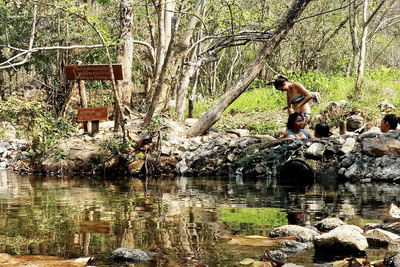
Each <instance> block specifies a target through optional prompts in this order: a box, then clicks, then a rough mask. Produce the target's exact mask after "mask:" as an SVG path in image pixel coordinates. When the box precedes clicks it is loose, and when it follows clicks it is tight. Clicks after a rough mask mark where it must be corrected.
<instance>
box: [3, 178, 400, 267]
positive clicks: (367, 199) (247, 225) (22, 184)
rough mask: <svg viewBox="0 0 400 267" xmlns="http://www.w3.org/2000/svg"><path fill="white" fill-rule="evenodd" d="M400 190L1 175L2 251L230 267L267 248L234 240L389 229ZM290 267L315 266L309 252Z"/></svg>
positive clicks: (259, 181) (101, 262) (102, 261)
mask: <svg viewBox="0 0 400 267" xmlns="http://www.w3.org/2000/svg"><path fill="white" fill-rule="evenodd" d="M289 177H290V176H289ZM315 178H316V179H315V180H316V181H318V177H315ZM399 191H400V188H399V187H398V186H396V185H390V184H352V183H341V184H336V185H333V184H332V183H329V184H328V185H324V184H323V183H319V182H313V183H311V184H308V183H307V184H302V183H300V184H297V185H293V184H289V183H287V184H286V183H282V181H279V182H278V181H277V179H272V178H270V177H264V178H246V179H244V178H243V177H231V178H223V177H194V178H187V177H175V178H155V177H153V178H148V179H137V178H130V179H121V178H120V177H107V179H105V178H99V177H90V176H88V177H47V176H31V175H27V176H20V175H16V174H12V173H6V172H0V226H1V227H0V253H1V252H6V253H9V254H12V255H52V256H60V257H65V258H77V257H88V256H91V257H94V263H93V265H94V266H115V265H113V264H112V263H110V262H108V261H107V260H106V255H108V254H109V253H110V252H111V251H113V250H114V249H116V248H118V247H127V248H137V249H142V250H144V251H152V252H155V253H157V256H156V257H155V258H154V259H153V261H152V262H149V263H145V264H141V265H140V266H173V265H180V266H194V265H196V264H205V265H208V266H236V265H237V263H238V262H239V261H241V260H242V259H244V258H252V259H257V258H258V257H259V256H260V255H261V254H263V253H264V251H265V249H266V247H265V246H256V245H249V244H244V245H240V244H229V243H228V241H229V240H230V238H231V237H232V235H241V236H249V235H262V236H267V235H268V233H269V231H270V230H271V229H273V228H274V227H277V226H279V225H282V224H287V223H296V224H301V225H312V224H314V223H315V222H316V221H318V220H320V219H323V218H326V217H328V216H336V217H340V218H342V219H343V220H353V221H356V222H357V223H358V224H362V221H366V220H373V219H374V220H375V219H376V220H378V221H380V222H382V221H386V222H388V221H390V220H392V219H391V218H390V217H389V215H388V207H389V206H390V204H391V203H392V202H394V203H398V202H399V198H400V192H399ZM357 220H358V221H357ZM268 249H275V248H272V247H271V248H268ZM288 261H289V262H293V263H298V264H301V265H304V266H312V263H313V252H312V251H309V252H305V253H299V254H295V255H291V257H290V259H289V260H288Z"/></svg>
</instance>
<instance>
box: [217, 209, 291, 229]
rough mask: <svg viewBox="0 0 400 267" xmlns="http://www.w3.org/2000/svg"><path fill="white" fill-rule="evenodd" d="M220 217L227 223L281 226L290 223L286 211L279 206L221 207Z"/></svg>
mask: <svg viewBox="0 0 400 267" xmlns="http://www.w3.org/2000/svg"><path fill="white" fill-rule="evenodd" d="M219 219H220V220H221V221H223V222H227V223H247V224H253V225H268V226H281V225H285V224H287V223H288V221H287V218H286V213H285V212H281V211H280V209H277V208H221V209H220V217H219Z"/></svg>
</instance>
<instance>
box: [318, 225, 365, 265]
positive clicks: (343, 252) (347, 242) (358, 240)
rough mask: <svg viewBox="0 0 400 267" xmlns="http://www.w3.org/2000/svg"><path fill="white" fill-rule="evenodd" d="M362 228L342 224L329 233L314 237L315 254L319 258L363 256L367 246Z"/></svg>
mask: <svg viewBox="0 0 400 267" xmlns="http://www.w3.org/2000/svg"><path fill="white" fill-rule="evenodd" d="M362 233H363V230H362V229H361V228H360V227H358V226H354V225H342V226H339V227H336V228H335V229H334V230H332V231H330V232H329V233H325V234H322V235H319V236H316V237H315V238H314V248H315V256H316V258H319V259H327V260H330V259H334V258H336V257H345V256H353V257H355V256H363V255H365V250H366V249H367V248H368V242H367V238H366V237H365V236H363V234H362Z"/></svg>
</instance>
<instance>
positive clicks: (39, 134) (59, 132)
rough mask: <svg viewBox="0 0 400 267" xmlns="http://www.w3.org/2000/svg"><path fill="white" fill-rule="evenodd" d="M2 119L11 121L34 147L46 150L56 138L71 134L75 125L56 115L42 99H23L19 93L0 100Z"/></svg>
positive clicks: (0, 116) (0, 115)
mask: <svg viewBox="0 0 400 267" xmlns="http://www.w3.org/2000/svg"><path fill="white" fill-rule="evenodd" d="M0 121H8V122H11V123H12V124H13V125H14V127H16V129H17V130H18V132H20V133H22V135H23V136H24V137H25V138H26V139H27V140H29V141H32V144H33V149H37V148H38V149H41V150H46V149H48V148H49V147H51V146H52V144H53V143H54V141H55V140H58V139H61V138H64V137H67V136H69V135H70V134H71V133H72V131H73V127H72V124H71V123H69V122H68V121H66V120H60V119H58V118H56V117H55V115H54V112H53V111H52V110H51V107H50V106H49V105H47V104H45V103H43V102H40V101H23V100H22V99H21V98H20V97H18V96H17V95H13V96H12V97H10V98H8V100H7V101H0Z"/></svg>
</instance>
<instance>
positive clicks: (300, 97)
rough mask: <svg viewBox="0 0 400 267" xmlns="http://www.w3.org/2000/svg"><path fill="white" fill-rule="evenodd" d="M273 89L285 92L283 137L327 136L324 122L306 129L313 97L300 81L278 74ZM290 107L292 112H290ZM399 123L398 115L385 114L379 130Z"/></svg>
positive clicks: (306, 137)
mask: <svg viewBox="0 0 400 267" xmlns="http://www.w3.org/2000/svg"><path fill="white" fill-rule="evenodd" d="M273 84H274V87H275V89H277V90H279V91H282V92H286V100H287V111H288V114H289V118H288V121H287V123H286V130H285V132H284V133H283V136H282V137H283V138H289V139H308V138H321V137H328V136H329V135H330V134H331V133H330V127H329V125H328V124H327V123H326V122H319V123H318V124H316V126H315V130H314V132H310V131H308V130H306V129H305V128H306V125H307V124H308V123H309V122H310V120H311V107H310V105H309V104H308V102H309V101H310V100H311V99H312V98H313V96H312V94H311V93H310V92H309V91H308V90H307V89H306V88H305V87H304V86H303V85H301V84H300V83H291V82H289V81H288V79H287V78H286V77H284V76H281V75H280V76H278V77H277V78H276V79H275V80H274V82H273ZM292 109H293V110H294V112H293V113H292ZM399 123H400V117H397V116H396V115H395V114H388V115H385V116H384V117H383V119H382V121H381V124H380V130H381V132H383V133H385V132H388V131H390V130H395V129H396V128H397V125H398V124H399Z"/></svg>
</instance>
